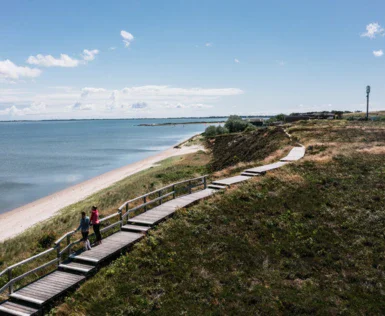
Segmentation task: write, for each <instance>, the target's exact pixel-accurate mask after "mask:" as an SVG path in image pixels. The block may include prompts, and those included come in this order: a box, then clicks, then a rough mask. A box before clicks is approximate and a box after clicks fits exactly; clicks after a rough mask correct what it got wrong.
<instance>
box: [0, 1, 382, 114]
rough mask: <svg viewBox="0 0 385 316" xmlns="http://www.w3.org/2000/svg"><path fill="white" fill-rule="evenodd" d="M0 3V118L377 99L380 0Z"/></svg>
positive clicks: (349, 105)
mask: <svg viewBox="0 0 385 316" xmlns="http://www.w3.org/2000/svg"><path fill="white" fill-rule="evenodd" d="M0 8H1V9H0V120H22V119H28V120H38V119H81V118H144V117H154V118H156V117H181V116H216V115H218V116H219V115H229V114H240V115H271V114H278V113H291V112H307V111H321V110H350V111H355V110H363V111H364V110H365V108H366V92H365V91H366V86H367V85H370V86H371V88H372V89H371V91H372V92H371V109H372V110H381V109H382V110H384V109H385V101H384V100H385V77H384V73H385V56H383V54H384V51H385V36H384V35H385V31H384V28H385V15H384V14H383V12H384V11H385V2H384V1H383V0H371V1H367V0H366V1H356V0H338V1H336V0H322V1H316V0H301V1H299V0H298V1H297V0H291V1H287V0H281V1H279V0H270V1H258V0H253V1H246V0H237V1H230V0H221V1H217V0H204V1H201V0H191V1H189V0H184V1H183V0H179V1H176V0H175V1H174V0H164V1H155V0H153V1H149V0H132V1H129V0H124V1H114V0H110V1H96V0H93V1H86V0H84V1H46V0H29V1H26V0H24V1H22V0H13V1H5V0H0Z"/></svg>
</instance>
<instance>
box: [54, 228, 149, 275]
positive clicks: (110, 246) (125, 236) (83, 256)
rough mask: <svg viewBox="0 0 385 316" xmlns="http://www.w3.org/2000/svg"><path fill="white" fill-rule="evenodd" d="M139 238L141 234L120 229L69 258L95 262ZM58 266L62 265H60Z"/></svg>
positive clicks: (141, 236)
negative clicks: (100, 242)
mask: <svg viewBox="0 0 385 316" xmlns="http://www.w3.org/2000/svg"><path fill="white" fill-rule="evenodd" d="M141 238H143V234H138V233H130V232H122V231H120V232H117V233H115V234H112V235H111V236H109V237H107V238H105V239H103V242H102V244H101V245H99V246H96V247H93V248H92V249H91V250H88V251H82V252H81V253H80V254H73V255H72V256H71V259H73V260H75V261H76V262H87V263H91V264H97V263H99V262H101V261H103V260H105V259H107V258H108V257H110V256H112V255H114V254H115V253H117V252H119V251H120V250H122V249H123V248H126V247H128V246H130V245H132V244H133V243H135V242H137V241H139V240H140V239H141ZM60 266H61V267H63V266H62V265H60ZM60 266H59V267H60ZM63 268H64V267H63Z"/></svg>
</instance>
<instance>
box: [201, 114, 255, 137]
mask: <svg viewBox="0 0 385 316" xmlns="http://www.w3.org/2000/svg"><path fill="white" fill-rule="evenodd" d="M255 129H256V127H255V126H254V125H252V124H251V123H249V122H248V121H245V120H244V119H243V118H242V117H240V116H239V115H230V116H229V118H228V119H227V121H226V123H225V125H224V127H223V126H213V125H212V126H208V127H207V128H206V130H205V132H204V135H205V136H206V137H207V138H212V137H215V136H217V135H223V134H228V133H240V132H250V131H253V130H255Z"/></svg>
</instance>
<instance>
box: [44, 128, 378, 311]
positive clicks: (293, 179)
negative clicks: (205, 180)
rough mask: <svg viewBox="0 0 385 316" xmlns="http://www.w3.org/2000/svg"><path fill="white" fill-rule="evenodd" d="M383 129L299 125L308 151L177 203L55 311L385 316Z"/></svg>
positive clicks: (297, 132)
mask: <svg viewBox="0 0 385 316" xmlns="http://www.w3.org/2000/svg"><path fill="white" fill-rule="evenodd" d="M341 124H342V125H341ZM344 124H347V125H344ZM384 128H385V125H384V124H382V125H371V124H369V125H365V124H364V125H361V124H359V125H357V126H356V127H355V126H353V125H351V124H350V123H349V124H348V123H340V122H336V123H330V122H313V123H310V122H309V123H305V124H303V123H299V124H298V125H295V124H294V125H292V127H291V129H292V133H293V134H294V136H295V137H297V138H298V139H299V140H300V141H301V142H302V143H304V144H305V145H306V146H307V148H308V150H307V156H306V157H305V159H303V160H302V161H299V162H297V163H294V164H291V165H287V166H285V167H284V168H282V169H280V170H276V171H274V172H271V173H269V174H267V175H266V176H265V177H258V178H254V180H251V181H249V182H247V183H246V184H243V185H239V186H237V187H236V188H234V189H231V190H229V191H227V192H226V193H225V194H224V193H223V194H218V195H216V196H214V197H212V198H211V199H209V200H207V201H205V202H202V203H200V204H199V205H197V206H195V207H193V208H191V209H189V210H186V209H181V210H179V211H178V212H177V213H176V214H175V216H174V217H173V218H172V219H170V220H168V221H166V222H164V223H162V224H160V225H159V226H158V227H157V228H156V229H155V230H152V231H150V233H149V235H148V236H147V237H146V238H145V239H143V240H142V241H141V242H140V243H138V244H137V245H136V246H135V247H134V249H133V251H131V252H130V253H127V254H126V255H124V256H122V257H120V258H119V259H117V260H116V261H115V262H114V263H112V264H111V265H109V266H108V267H106V268H103V269H102V270H101V271H100V272H99V273H98V274H97V275H96V276H95V277H94V278H92V279H91V280H89V281H87V282H86V283H85V284H84V285H82V286H81V288H80V289H79V290H78V291H77V292H76V293H74V294H73V295H72V296H70V297H68V298H67V299H66V302H65V303H64V304H62V305H61V306H59V307H57V308H56V309H54V310H52V311H51V313H52V314H55V315H131V314H132V315H141V314H159V315H235V314H238V315H281V314H285V315H286V314H289V315H290V314H292V315H299V314H320V315H325V314H333V315H335V314H352V315H364V314H373V315H380V314H383V313H384V312H385V300H384V295H385V292H384V290H383V276H384V266H385V255H384V250H385V239H384V222H385V204H384V201H385V190H384V189H385V187H384V183H385V165H384V153H383V151H381V150H378V148H384V146H385V143H384V140H385V138H383V137H382V135H383V133H384V131H385V129H384ZM349 129H353V131H350V130H349ZM320 131H321V132H320ZM370 148H377V150H374V151H373V150H370ZM363 149H366V151H362V150H363Z"/></svg>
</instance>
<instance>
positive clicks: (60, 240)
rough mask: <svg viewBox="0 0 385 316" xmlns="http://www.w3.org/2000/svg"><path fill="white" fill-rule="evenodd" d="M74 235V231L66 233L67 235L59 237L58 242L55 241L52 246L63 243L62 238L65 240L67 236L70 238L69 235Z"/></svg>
mask: <svg viewBox="0 0 385 316" xmlns="http://www.w3.org/2000/svg"><path fill="white" fill-rule="evenodd" d="M74 233H75V232H74V231H70V232H68V233H65V234H64V235H63V236H61V237H60V238H59V239H58V240H56V241H55V242H54V244H55V245H57V244H59V243H60V242H62V241H63V239H64V238H66V237H67V236H71V235H73V234H74Z"/></svg>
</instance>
